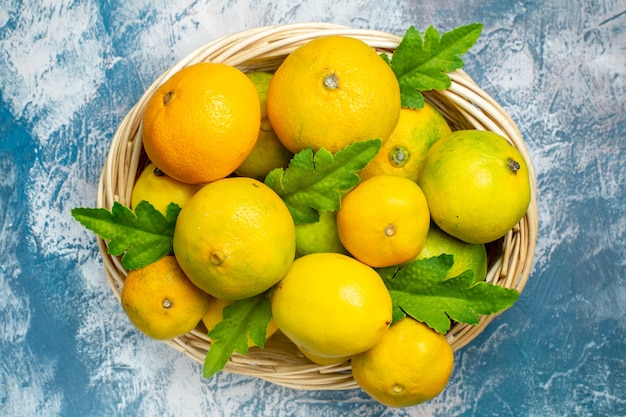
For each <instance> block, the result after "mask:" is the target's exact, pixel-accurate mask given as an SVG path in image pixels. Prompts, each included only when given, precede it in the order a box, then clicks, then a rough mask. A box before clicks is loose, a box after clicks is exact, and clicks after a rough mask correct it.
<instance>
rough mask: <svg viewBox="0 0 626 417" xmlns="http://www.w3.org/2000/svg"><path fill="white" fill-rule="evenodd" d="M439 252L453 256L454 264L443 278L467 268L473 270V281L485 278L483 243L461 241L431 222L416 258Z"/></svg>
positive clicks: (485, 257)
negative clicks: (424, 241)
mask: <svg viewBox="0 0 626 417" xmlns="http://www.w3.org/2000/svg"><path fill="white" fill-rule="evenodd" d="M441 254H448V255H452V256H454V264H453V265H452V268H450V270H449V271H448V273H447V274H446V276H445V279H448V278H452V277H456V276H458V275H459V274H461V273H463V272H465V271H467V270H468V269H469V270H471V271H472V272H474V282H479V281H484V280H485V278H486V276H487V267H488V262H487V261H488V260H487V249H486V248H485V245H484V244H483V243H467V242H463V241H462V240H459V239H457V238H455V237H454V236H452V235H449V234H447V233H446V232H444V231H443V230H441V229H440V228H439V227H437V225H433V224H431V225H430V229H428V235H427V236H426V243H425V244H424V247H423V248H422V250H421V252H420V253H419V255H417V257H416V259H427V258H431V257H433V256H439V255H441Z"/></svg>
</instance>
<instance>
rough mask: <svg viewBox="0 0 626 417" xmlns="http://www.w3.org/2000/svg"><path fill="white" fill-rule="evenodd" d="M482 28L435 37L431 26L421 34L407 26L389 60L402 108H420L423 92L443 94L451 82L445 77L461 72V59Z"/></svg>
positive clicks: (476, 26) (465, 28) (474, 25)
mask: <svg viewBox="0 0 626 417" xmlns="http://www.w3.org/2000/svg"><path fill="white" fill-rule="evenodd" d="M482 28H483V25H482V24H480V23H471V24H469V25H465V26H460V27H458V28H456V29H452V30H451V31H449V32H446V33H444V34H443V35H441V36H440V35H439V32H438V31H437V30H436V29H435V28H434V27H433V26H432V25H431V26H429V27H428V29H426V31H425V32H424V37H423V38H422V34H421V33H420V32H419V31H418V30H417V29H415V27H413V26H411V27H410V28H409V29H408V30H407V31H406V32H405V33H404V36H403V37H402V41H401V42H400V44H399V45H398V47H397V48H396V50H395V52H394V54H393V56H392V58H391V64H390V65H391V69H392V70H393V72H394V73H395V74H396V77H397V78H398V83H399V84H400V94H401V97H402V107H409V108H421V107H423V106H424V96H423V95H422V92H423V91H428V90H445V89H446V88H448V87H450V85H451V81H450V77H449V76H448V75H447V73H449V72H452V71H454V70H457V69H459V68H462V67H463V65H464V63H463V60H462V59H461V55H462V54H464V53H466V52H467V51H469V49H470V48H471V47H472V46H474V44H475V43H476V41H477V40H478V38H479V36H480V34H481V32H482Z"/></svg>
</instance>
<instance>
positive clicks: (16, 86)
mask: <svg viewBox="0 0 626 417" xmlns="http://www.w3.org/2000/svg"><path fill="white" fill-rule="evenodd" d="M14 9H15V8H14ZM16 14H17V12H16ZM4 17H5V19H4V20H5V23H6V20H7V19H6V15H5V16H4ZM97 18H98V9H97V8H96V7H95V6H94V4H93V2H73V1H70V0H67V1H54V0H48V1H45V2H43V3H42V2H40V1H32V0H31V1H27V2H24V3H23V4H21V5H20V12H19V15H17V16H16V27H15V28H14V29H11V31H10V36H6V37H3V38H2V40H1V41H0V55H1V56H2V57H3V60H5V65H3V66H0V78H2V80H3V88H2V90H0V93H1V94H2V99H3V100H4V101H5V102H6V103H8V105H9V106H10V108H11V112H12V113H13V114H14V116H15V117H16V118H24V119H25V120H26V121H27V122H28V123H29V124H30V125H32V133H33V135H34V136H35V137H36V138H38V139H39V140H40V141H41V144H42V146H45V145H46V143H47V141H48V138H49V137H50V134H51V133H52V132H55V131H57V130H58V129H59V128H61V127H62V126H64V125H66V124H67V123H68V122H69V121H70V120H71V119H72V118H73V117H74V115H75V113H76V112H77V111H78V110H79V109H80V108H81V107H82V106H84V105H85V103H87V102H88V101H90V100H91V99H92V98H93V97H94V95H95V94H96V92H97V90H98V87H99V85H100V84H101V83H102V82H103V81H104V68H103V66H102V65H98V64H97V63H101V62H102V56H103V54H104V46H103V39H98V38H99V37H100V36H101V33H98V31H94V28H96V27H97V26H98V23H97V21H96V20H97ZM94 63H95V65H94Z"/></svg>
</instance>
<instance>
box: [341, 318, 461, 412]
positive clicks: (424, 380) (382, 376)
mask: <svg viewBox="0 0 626 417" xmlns="http://www.w3.org/2000/svg"><path fill="white" fill-rule="evenodd" d="M453 368H454V354H453V352H452V348H451V347H450V345H449V344H448V342H447V341H446V337H445V336H444V335H443V334H441V333H437V332H436V331H434V330H433V329H431V328H430V327H428V326H426V325H425V324H423V323H420V322H418V321H417V320H414V319H412V318H411V317H408V316H407V317H405V318H403V319H401V320H399V321H397V322H396V323H394V324H393V325H392V326H391V327H390V328H389V331H388V332H387V334H385V336H383V338H382V340H381V341H380V343H378V344H377V345H376V346H374V347H373V348H372V349H370V350H368V351H366V352H363V353H360V354H358V355H355V356H353V357H352V375H353V376H354V380H355V381H356V382H357V384H358V385H359V386H360V387H361V388H362V389H363V391H365V392H366V393H367V394H369V395H370V396H371V397H372V398H374V399H375V400H377V401H379V402H380V403H382V404H384V405H387V406H389V407H410V406H413V405H417V404H419V403H422V402H424V401H428V400H430V399H432V398H434V397H436V396H437V395H439V394H440V393H441V392H442V391H443V390H444V388H445V387H446V385H447V384H448V381H449V379H450V375H451V374H452V370H453Z"/></svg>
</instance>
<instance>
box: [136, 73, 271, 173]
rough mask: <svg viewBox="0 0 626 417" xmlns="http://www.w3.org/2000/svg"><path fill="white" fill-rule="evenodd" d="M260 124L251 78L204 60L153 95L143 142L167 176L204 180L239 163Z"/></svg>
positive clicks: (246, 153)
mask: <svg viewBox="0 0 626 417" xmlns="http://www.w3.org/2000/svg"><path fill="white" fill-rule="evenodd" d="M260 124H261V107H260V104H259V97H258V94H257V92H256V89H255V87H254V84H252V81H250V79H248V77H246V75H245V74H244V73H243V72H241V71H239V70H238V69H236V68H235V67H231V66H229V65H225V64H218V63H205V62H202V63H198V64H193V65H190V66H188V67H185V68H183V69H181V70H180V71H178V72H177V73H176V74H174V75H173V76H172V77H171V78H170V79H168V80H167V81H165V83H163V84H162V85H161V86H160V87H158V88H157V90H156V91H155V92H154V93H153V95H152V97H151V98H150V100H149V101H148V103H147V106H146V111H145V114H144V117H143V123H142V139H143V146H144V149H145V151H146V154H147V155H148V158H150V160H151V161H152V162H154V164H155V165H156V166H158V167H159V168H160V169H161V170H162V171H163V172H165V173H166V174H167V175H169V176H170V177H172V178H174V179H177V180H178V181H182V182H187V183H190V184H198V183H206V182H211V181H215V180H217V179H220V178H224V177H226V176H227V175H229V174H231V173H232V172H233V171H234V170H235V169H236V168H237V167H238V166H239V165H241V163H242V162H243V161H244V160H245V159H246V157H247V156H248V155H249V154H250V152H251V151H252V148H253V147H254V145H255V143H256V140H257V136H258V134H259V128H260Z"/></svg>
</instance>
